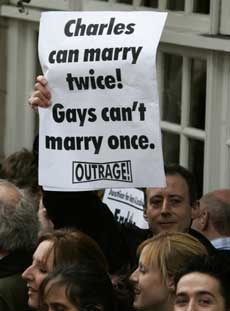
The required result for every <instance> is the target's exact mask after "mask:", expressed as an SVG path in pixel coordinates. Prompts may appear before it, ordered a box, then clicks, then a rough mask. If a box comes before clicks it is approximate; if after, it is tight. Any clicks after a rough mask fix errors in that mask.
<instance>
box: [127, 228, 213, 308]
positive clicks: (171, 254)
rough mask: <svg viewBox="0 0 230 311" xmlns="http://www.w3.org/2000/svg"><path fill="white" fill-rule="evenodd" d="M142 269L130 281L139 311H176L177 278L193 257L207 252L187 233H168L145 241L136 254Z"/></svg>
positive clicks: (133, 274)
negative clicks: (176, 275)
mask: <svg viewBox="0 0 230 311" xmlns="http://www.w3.org/2000/svg"><path fill="white" fill-rule="evenodd" d="M137 253H138V255H139V265H138V267H137V269H136V270H135V271H134V272H133V273H132V275H131V277H130V281H131V282H132V284H133V286H134V303H133V306H134V308H135V309H137V310H143V311H144V310H145V311H147V310H148V311H173V308H174V299H175V285H174V276H175V274H176V272H177V271H178V270H179V269H181V268H182V267H183V266H184V264H185V263H186V262H187V261H188V260H189V259H190V258H191V257H192V256H194V255H207V250H206V248H205V247H204V246H203V245H202V244H201V243H200V242H199V241H198V240H197V239H195V238H194V237H192V236H191V235H189V234H187V233H179V232H166V233H162V234H158V235H156V236H154V237H153V238H150V239H148V240H146V241H144V242H143V243H142V244H141V245H140V246H139V247H138V251H137Z"/></svg>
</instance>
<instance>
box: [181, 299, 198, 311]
mask: <svg viewBox="0 0 230 311" xmlns="http://www.w3.org/2000/svg"><path fill="white" fill-rule="evenodd" d="M184 311H197V309H196V305H195V302H194V301H193V300H190V301H189V303H188V305H187V307H186V308H185V310H184Z"/></svg>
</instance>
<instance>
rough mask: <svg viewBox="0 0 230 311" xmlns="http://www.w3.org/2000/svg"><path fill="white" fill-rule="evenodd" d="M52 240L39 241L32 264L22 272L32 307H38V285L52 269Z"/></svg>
mask: <svg viewBox="0 0 230 311" xmlns="http://www.w3.org/2000/svg"><path fill="white" fill-rule="evenodd" d="M52 246H53V242H52V241H49V240H45V241H43V242H41V243H40V244H39V245H38V247H37V249H36V251H35V253H34V255H33V262H32V265H31V266H29V267H28V268H27V269H26V270H25V271H24V272H23V274H22V278H23V279H25V280H26V282H27V287H28V296H29V300H28V304H29V306H30V307H32V308H37V307H38V301H39V297H38V293H39V291H38V290H39V286H40V284H41V282H42V281H43V280H44V278H45V277H46V275H47V274H48V273H49V272H51V271H52V270H53V259H54V258H53V257H54V254H53V250H51V249H52Z"/></svg>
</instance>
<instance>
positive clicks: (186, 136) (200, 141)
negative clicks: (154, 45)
mask: <svg viewBox="0 0 230 311" xmlns="http://www.w3.org/2000/svg"><path fill="white" fill-rule="evenodd" d="M170 50H171V52H170ZM194 52H195V50H194ZM158 60H159V62H160V65H159V71H160V72H159V78H160V79H159V80H160V81H159V82H160V98H161V120H162V121H161V127H162V142H163V154H164V161H165V163H170V162H171V163H172V162H173V163H180V164H181V165H183V166H185V167H188V168H189V169H191V171H192V172H193V173H194V174H195V176H196V177H197V182H198V192H199V195H201V194H202V190H203V166H204V140H205V112H206V76H207V70H206V58H205V55H202V54H200V53H193V52H192V50H188V49H187V50H186V49H180V48H179V47H176V46H174V48H173V49H172V47H170V46H168V45H167V47H165V48H164V45H162V47H161V48H160V50H159V55H158Z"/></svg>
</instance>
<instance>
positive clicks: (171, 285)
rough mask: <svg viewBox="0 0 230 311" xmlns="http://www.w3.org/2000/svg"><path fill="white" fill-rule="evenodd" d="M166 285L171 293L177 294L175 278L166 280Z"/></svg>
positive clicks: (170, 277) (171, 277)
mask: <svg viewBox="0 0 230 311" xmlns="http://www.w3.org/2000/svg"><path fill="white" fill-rule="evenodd" d="M166 285H167V287H168V289H169V290H170V291H171V292H175V290H176V288H175V282H174V278H173V276H169V277H168V278H167V280H166Z"/></svg>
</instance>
